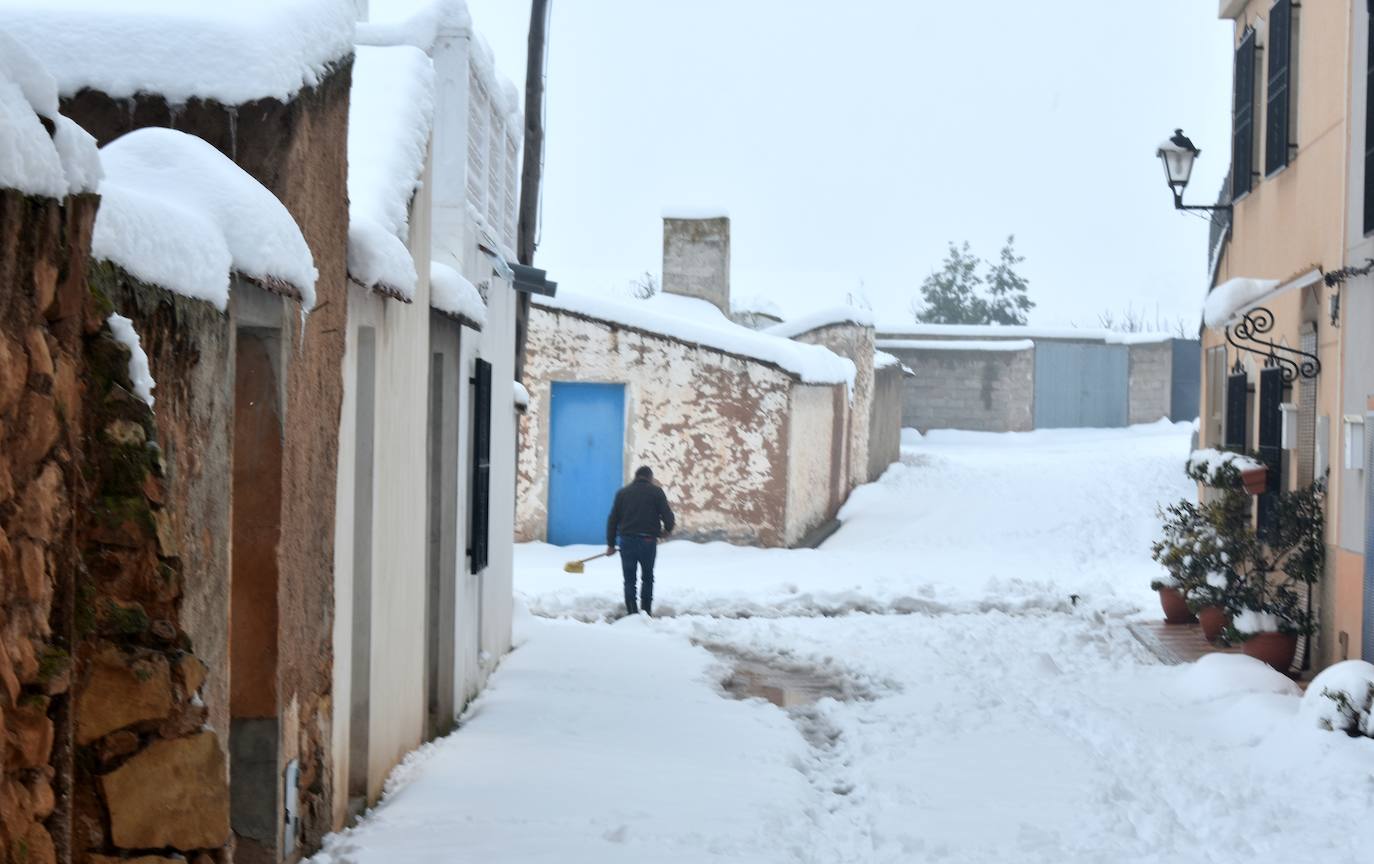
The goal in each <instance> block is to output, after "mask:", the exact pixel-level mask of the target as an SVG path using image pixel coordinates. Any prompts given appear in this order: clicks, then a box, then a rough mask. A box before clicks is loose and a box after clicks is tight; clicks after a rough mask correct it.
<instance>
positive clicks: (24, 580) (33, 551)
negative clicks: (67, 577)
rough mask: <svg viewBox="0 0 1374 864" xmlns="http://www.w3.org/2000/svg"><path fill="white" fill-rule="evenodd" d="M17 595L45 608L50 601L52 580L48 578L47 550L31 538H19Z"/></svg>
mask: <svg viewBox="0 0 1374 864" xmlns="http://www.w3.org/2000/svg"><path fill="white" fill-rule="evenodd" d="M16 545H17V546H18V547H19V549H18V551H19V583H18V585H17V586H16V587H18V589H19V596H20V597H22V598H23V599H25V600H28V601H29V602H31V603H36V604H38V605H39V606H42V607H43V608H45V609H46V608H47V607H48V604H49V603H51V602H52V582H51V581H50V580H49V579H48V561H47V552H46V551H45V550H44V549H43V547H42V546H39V545H38V544H37V543H35V542H34V541H32V540H20V541H19V542H18V543H17V544H16Z"/></svg>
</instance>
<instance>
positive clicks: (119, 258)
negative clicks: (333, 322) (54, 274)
mask: <svg viewBox="0 0 1374 864" xmlns="http://www.w3.org/2000/svg"><path fill="white" fill-rule="evenodd" d="M100 160H101V163H102V165H103V166H104V170H105V180H104V182H103V183H102V184H101V187H100V194H101V202H100V210H99V211H98V212H97V214H96V220H95V230H94V232H93V234H92V237H91V256H92V257H93V258H96V259H100V260H106V261H111V262H113V263H115V264H118V265H119V266H120V267H123V268H124V269H125V270H127V271H128V272H129V273H130V274H132V275H133V276H135V277H137V278H138V279H141V280H143V281H144V282H149V283H152V284H155V285H161V286H162V287H164V288H167V289H169V290H172V291H175V292H177V293H179V294H184V295H186V296H187V297H194V298H196V299H199V300H205V301H207V302H209V303H211V304H213V305H214V306H215V308H217V309H221V310H223V309H225V308H227V306H228V303H229V275H230V272H231V271H232V272H238V273H242V274H243V275H244V276H247V277H249V278H252V279H258V280H262V281H265V282H281V283H285V284H286V285H289V286H291V287H292V288H294V289H295V290H296V291H298V292H299V293H300V295H301V300H302V303H303V305H304V307H305V309H307V310H309V309H311V308H313V307H314V305H315V280H316V279H317V278H318V276H319V273H318V271H317V270H316V269H315V264H314V259H313V257H312V256H311V254H310V247H309V246H307V245H306V242H305V237H304V236H302V234H301V229H300V228H299V227H298V226H297V225H296V222H295V220H294V219H292V218H291V214H290V213H288V212H287V210H286V207H285V206H283V205H282V203H281V201H279V200H277V197H276V196H275V195H273V194H272V193H271V192H269V191H268V190H267V189H266V188H264V187H263V186H262V184H260V183H258V181H257V180H255V179H253V178H252V177H251V176H249V175H248V173H247V172H245V171H244V170H243V169H242V168H240V167H238V166H237V165H235V164H234V163H233V162H232V161H230V160H229V158H228V157H227V156H225V155H224V154H223V153H220V152H219V151H218V150H216V149H215V148H214V147H212V146H211V145H209V144H207V143H206V142H205V141H203V140H201V139H200V138H197V137H195V136H194V135H187V134H185V133H184V132H177V131H175V130H173V129H160V128H148V129H139V130H136V131H134V132H130V133H129V134H127V135H125V136H123V137H122V138H117V139H115V140H114V141H111V142H110V143H109V144H106V145H105V146H104V147H103V148H101V150H100Z"/></svg>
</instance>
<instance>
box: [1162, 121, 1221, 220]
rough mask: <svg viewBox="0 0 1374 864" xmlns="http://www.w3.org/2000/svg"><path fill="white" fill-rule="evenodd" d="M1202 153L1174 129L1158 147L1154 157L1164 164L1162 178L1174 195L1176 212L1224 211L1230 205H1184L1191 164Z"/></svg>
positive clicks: (1185, 136) (1191, 169) (1191, 172)
mask: <svg viewBox="0 0 1374 864" xmlns="http://www.w3.org/2000/svg"><path fill="white" fill-rule="evenodd" d="M1201 154H1202V151H1201V150H1199V149H1197V147H1194V146H1193V142H1192V141H1190V140H1188V136H1187V135H1184V134H1183V130H1182V129H1175V130H1174V134H1173V137H1171V138H1169V139H1168V140H1167V141H1165V142H1164V143H1163V144H1161V145H1159V150H1158V151H1156V152H1155V155H1156V156H1158V157H1159V161H1160V162H1162V163H1163V164H1164V177H1165V179H1166V180H1168V182H1169V191H1170V192H1173V193H1174V208H1175V209H1177V210H1226V211H1230V209H1231V205H1230V204H1217V205H1211V206H1209V205H1203V204H1184V203H1183V190H1184V189H1187V188H1188V180H1189V179H1190V178H1191V177H1192V175H1193V162H1194V161H1196V160H1197V157H1198V156H1200V155H1201Z"/></svg>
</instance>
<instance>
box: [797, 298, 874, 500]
mask: <svg viewBox="0 0 1374 864" xmlns="http://www.w3.org/2000/svg"><path fill="white" fill-rule="evenodd" d="M796 341H798V342H806V343H808V344H811V345H822V346H824V347H826V348H829V349H830V350H831V351H833V352H835V353H836V354H838V355H840V356H841V357H848V358H849V359H850V360H852V361H854V366H855V370H856V371H855V375H854V389H853V392H852V393H851V394H850V397H851V398H850V404H849V408H850V410H849V422H848V430H849V431H848V440H847V442H846V445H845V448H846V452H845V464H846V470H847V473H848V478H849V483H848V487H847V488H846V489H845V490H844V491H845V492H846V493H847V492H848V491H849V490H850V489H853V488H854V487H855V486H858V485H860V484H862V483H867V482H868V479H869V478H868V447H869V437H870V435H869V424H870V423H871V418H872V412H873V349H874V346H873V343H874V337H873V328H872V327H865V326H862V325H859V324H855V323H853V322H845V323H840V324H832V325H830V326H827V327H821V328H819V329H817V330H812V331H810V332H808V333H803V334H801V335H799V336H797V337H796Z"/></svg>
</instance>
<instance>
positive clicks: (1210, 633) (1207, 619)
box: [1197, 606, 1231, 642]
mask: <svg viewBox="0 0 1374 864" xmlns="http://www.w3.org/2000/svg"><path fill="white" fill-rule="evenodd" d="M1197 620H1198V621H1201V622H1202V635H1203V637H1204V638H1206V640H1207V641H1208V642H1215V641H1217V637H1218V636H1220V635H1221V631H1222V630H1224V629H1226V625H1227V624H1230V623H1231V616H1230V615H1227V614H1226V610H1225V609H1223V608H1222V607H1220V606H1204V607H1202V608H1201V609H1199V610H1198V613H1197Z"/></svg>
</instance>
